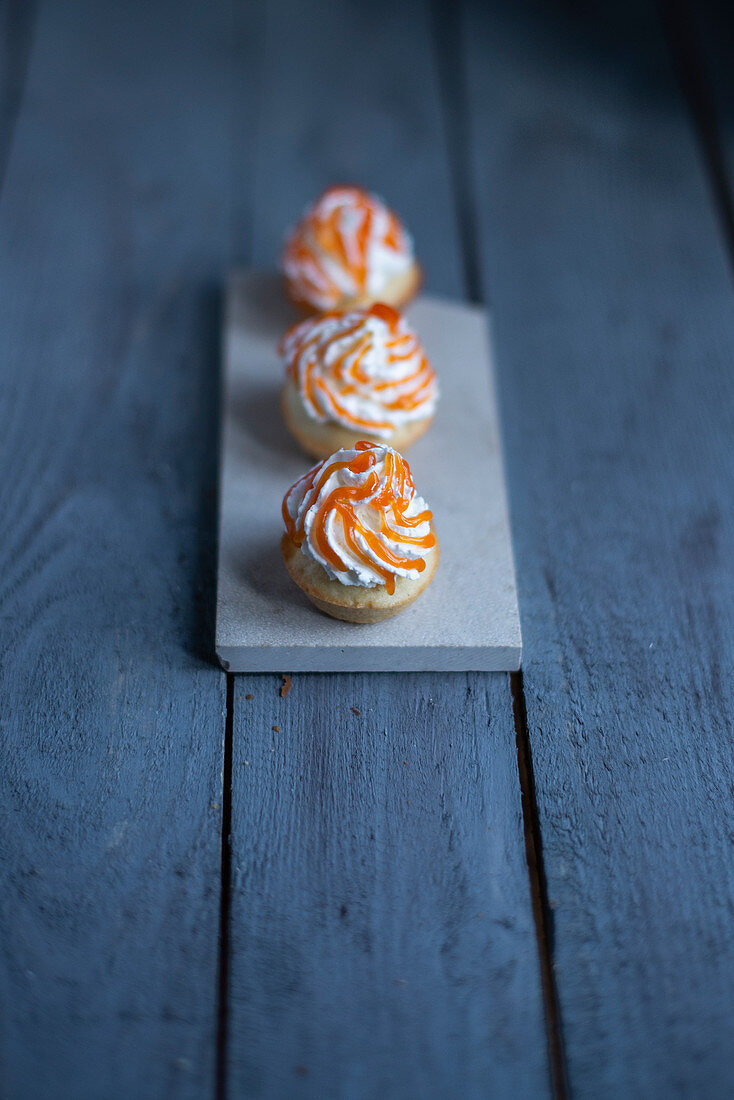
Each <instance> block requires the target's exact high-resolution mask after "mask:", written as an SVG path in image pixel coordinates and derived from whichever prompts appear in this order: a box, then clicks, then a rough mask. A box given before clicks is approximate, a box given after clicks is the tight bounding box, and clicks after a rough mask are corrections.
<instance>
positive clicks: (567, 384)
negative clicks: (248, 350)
mask: <svg viewBox="0 0 734 1100" xmlns="http://www.w3.org/2000/svg"><path fill="white" fill-rule="evenodd" d="M626 18H627V20H628V22H627V24H626V26H625V25H623V24H621V23H618V24H617V26H616V28H615V29H614V30H612V29H610V27H609V25H608V24H607V23H605V22H603V21H600V17H599V13H598V10H595V13H594V16H593V24H592V22H591V21H590V22H589V23H588V24H587V23H585V22H576V23H574V25H573V26H565V25H563V24H562V23H561V22H559V21H558V20H556V21H555V22H554V23H553V24H552V25H551V24H548V23H547V22H544V20H543V17H542V15H540V14H539V13H538V12H535V11H533V10H532V9H530V8H529V7H523V8H521V9H520V10H519V12H516V13H514V14H509V9H508V8H507V7H506V6H505V5H503V6H502V7H500V6H498V5H495V6H491V7H490V8H487V6H486V5H479V4H477V5H472V7H471V10H470V12H469V13H468V18H467V23H466V27H465V39H464V41H465V48H466V51H467V58H468V78H469V92H470V101H471V112H472V120H471V121H472V132H473V143H474V149H473V152H474V164H475V165H476V177H475V182H476V187H477V195H478V198H479V203H480V213H481V217H480V223H481V224H480V229H481V237H482V241H483V259H484V271H485V274H486V277H487V281H488V284H489V286H490V288H491V293H492V298H493V302H494V304H495V307H496V309H495V314H496V336H497V353H498V360H499V371H500V376H501V384H500V391H501V399H502V404H503V409H504V417H505V432H506V443H507V447H508V452H509V464H508V466H509V478H510V500H511V508H512V512H513V521H514V531H515V548H516V554H517V564H518V574H519V584H520V597H521V610H522V615H523V641H524V648H525V652H524V681H525V689H526V698H527V712H528V723H529V730H530V736H531V740H532V748H533V755H534V765H535V779H536V785H537V796H538V805H539V813H540V821H541V825H542V831H543V846H544V856H545V867H546V873H547V879H548V889H549V894H550V898H551V905H552V906H553V914H554V927H555V960H556V975H557V981H558V986H559V992H560V1003H561V1012H562V1021H563V1029H564V1035H565V1039H566V1049H567V1056H568V1064H569V1072H570V1081H571V1087H572V1090H573V1091H574V1092H575V1094H576V1095H579V1096H628V1095H632V1096H670V1095H676V1096H678V1095H687V1096H692V1095H705V1096H711V1097H714V1096H716V1097H718V1096H726V1095H731V1092H732V1087H733V1086H734V1057H733V1052H732V1044H731V990H732V986H733V982H734V938H733V937H732V935H731V914H732V910H733V907H734V871H733V865H732V860H731V834H732V828H733V826H734V821H733V820H732V799H731V791H732V782H733V780H734V770H733V767H732V754H731V743H730V742H731V737H730V735H731V728H732V720H733V719H734V692H733V690H732V685H731V683H730V681H729V678H728V677H727V674H726V670H727V669H728V668H729V667H730V665H731V662H732V656H733V649H734V611H733V608H734V601H733V600H732V596H733V595H734V592H733V591H732V574H731V561H732V555H733V552H734V522H733V521H732V516H734V507H733V505H734V500H733V499H732V498H733V496H734V468H733V467H734V456H733V454H732V447H731V441H732V438H733V433H734V419H733V417H732V401H731V363H732V361H733V360H734V310H733V308H732V307H733V305H734V303H733V302H732V286H731V280H730V275H729V272H728V270H727V260H726V256H725V253H724V248H723V243H722V239H721V236H720V234H719V232H718V226H717V223H716V220H715V216H714V213H713V210H712V203H711V196H710V192H709V189H708V186H707V181H706V179H705V174H704V170H703V167H702V163H701V159H700V156H699V152H698V148H697V145H696V141H695V138H694V135H693V133H692V130H691V127H690V123H689V118H688V115H687V113H686V111H685V109H684V106H683V104H682V102H681V100H680V97H679V94H678V91H677V87H676V85H675V81H674V79H673V76H672V71H671V67H670V59H669V56H668V54H667V52H666V50H665V48H664V44H663V39H662V35H661V34H660V31H659V28H658V27H657V24H656V22H655V19H654V15H653V14H652V13H651V12H650V11H647V10H646V9H644V8H639V7H638V8H637V9H636V14H635V17H634V18H631V17H630V15H629V13H627V16H626ZM613 39H616V41H617V47H618V48H617V49H616V50H611V51H610V49H609V42H610V41H611V40H613Z"/></svg>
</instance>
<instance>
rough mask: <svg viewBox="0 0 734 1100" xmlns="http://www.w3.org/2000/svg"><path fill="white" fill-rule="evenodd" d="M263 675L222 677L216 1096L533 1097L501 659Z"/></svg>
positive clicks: (538, 1045)
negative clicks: (225, 853)
mask: <svg viewBox="0 0 734 1100" xmlns="http://www.w3.org/2000/svg"><path fill="white" fill-rule="evenodd" d="M280 684H281V680H280V678H279V677H273V676H257V677H248V676H245V677H238V678H237V680H236V693H235V711H234V715H235V722H234V759H233V792H234V803H233V818H232V837H233V898H232V970H231V975H232V978H231V980H232V1002H231V1014H230V1050H231V1066H232V1076H231V1080H232V1092H233V1094H234V1095H248V1096H283V1095H286V1094H287V1093H288V1092H289V1090H290V1089H293V1088H295V1086H296V1085H298V1087H299V1089H300V1090H302V1091H303V1092H304V1093H305V1094H306V1095H308V1096H314V1097H317V1096H375V1095H387V1096H407V1095H412V1096H450V1095H457V1096H480V1095H486V1094H487V1093H488V1092H489V1093H491V1094H492V1095H496V1096H539V1095H545V1094H546V1092H547V1086H546V1066H545V1050H544V1047H545V1041H544V1036H543V1030H542V1021H541V1011H540V997H539V991H538V969H537V959H536V953H535V942H534V935H533V928H532V919H531V916H530V911H529V899H528V887H527V872H526V869H525V866H524V860H523V835H522V819H521V812H520V805H519V796H518V780H517V764H516V760H515V754H514V731H513V728H512V723H511V719H510V708H509V690H508V686H507V678H506V677H504V676H500V675H494V676H493V675H482V674H479V673H468V674H459V673H454V674H446V675H443V676H439V675H436V674H406V673H403V674H399V675H398V674H373V675H371V676H365V675H359V674H342V675H323V676H319V675H310V674H301V675H298V676H294V677H293V687H292V690H291V691H290V694H289V695H288V696H287V698H285V699H281V697H280V694H279V687H280ZM248 695H251V696H252V698H250V699H248V698H247V696H248ZM276 727H277V728H276ZM299 1078H303V1080H299Z"/></svg>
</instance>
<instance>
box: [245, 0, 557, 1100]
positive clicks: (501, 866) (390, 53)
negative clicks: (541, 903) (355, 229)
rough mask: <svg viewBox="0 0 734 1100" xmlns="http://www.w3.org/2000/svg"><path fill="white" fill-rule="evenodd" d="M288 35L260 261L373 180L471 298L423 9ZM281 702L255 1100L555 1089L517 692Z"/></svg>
mask: <svg viewBox="0 0 734 1100" xmlns="http://www.w3.org/2000/svg"><path fill="white" fill-rule="evenodd" d="M267 26H268V33H267V37H266V42H265V48H264V56H263V61H262V65H261V72H262V80H263V83H262V89H261V93H260V97H259V103H260V107H259V132H260V134H261V143H260V145H259V148H258V152H257V161H256V164H255V180H256V187H255V201H254V208H253V209H254V218H253V226H254V236H253V259H254V261H255V262H256V263H258V264H260V265H270V264H272V263H273V262H274V261H275V258H276V256H277V253H278V249H279V245H280V241H281V238H282V235H283V232H284V230H285V228H286V227H287V226H288V224H289V223H290V222H291V221H292V220H293V219H294V217H295V216H296V215H297V214H298V213H299V211H300V208H301V207H302V206H303V205H304V204H305V203H306V202H307V201H308V200H309V199H311V198H312V197H313V196H314V195H315V194H316V193H317V192H318V190H319V189H320V188H321V187H323V186H325V185H327V184H328V183H331V182H333V181H334V180H339V179H346V180H355V181H357V182H361V183H364V184H365V185H367V186H368V187H371V188H374V189H375V190H377V191H379V192H381V193H382V194H384V195H385V197H386V198H387V199H388V201H389V202H391V203H393V204H394V205H395V206H396V208H397V209H398V210H400V211H401V212H402V213H403V215H404V216H405V218H406V221H407V222H408V224H409V226H410V227H411V229H412V230H413V232H414V233H415V236H416V240H417V244H418V249H419V252H420V255H421V257H422V259H423V260H424V263H425V266H426V275H427V279H426V281H427V286H428V288H429V289H430V290H433V291H438V292H442V293H447V294H454V295H461V294H462V292H463V290H464V287H463V284H462V274H461V271H462V265H461V256H460V252H459V248H458V244H457V235H456V224H455V222H456V219H455V207H454V203H453V198H452V195H451V192H450V186H449V170H448V165H447V158H446V151H445V143H444V131H443V119H442V115H441V110H440V104H439V99H438V92H437V82H436V77H435V71H434V58H433V54H432V45H431V40H430V35H429V21H428V18H427V14H426V12H425V11H424V9H423V8H422V7H421V6H419V5H416V4H402V5H385V4H381V5H378V7H377V8H375V7H374V6H373V5H370V6H369V7H365V6H364V5H361V4H357V3H354V4H342V5H338V6H333V7H330V8H329V10H328V12H327V11H323V12H318V11H317V10H316V9H315V8H314V6H313V5H304V4H297V3H290V2H284V3H273V4H271V5H270V7H269V11H268V18H267ZM274 554H275V555H276V558H277V549H275V548H274ZM273 565H274V568H277V567H278V563H277V560H275V559H274V562H273ZM284 671H287V670H284ZM279 686H280V681H279V679H278V678H277V677H265V676H263V677H244V678H238V679H237V681H236V692H235V704H234V758H233V805H232V860H233V888H232V898H231V945H232V961H231V1003H230V1020H229V1055H230V1057H229V1062H230V1066H231V1072H230V1082H231V1091H232V1093H233V1095H243V1094H247V1095H252V1096H282V1095H285V1094H287V1093H288V1092H289V1091H291V1090H293V1089H295V1088H297V1089H298V1090H299V1092H302V1093H303V1094H304V1095H309V1096H314V1097H317V1096H319V1097H320V1096H350V1097H359V1096H375V1095H379V1094H384V1095H387V1096H406V1095H415V1096H417V1095H420V1096H438V1095H444V1096H446V1095H462V1096H479V1095H486V1093H487V1092H491V1093H492V1095H496V1096H509V1095H513V1096H523V1095H525V1096H542V1095H545V1094H546V1092H547V1068H546V1053H545V1036H544V1031H543V1021H542V1008H541V997H540V988H539V972H538V962H537V957H536V949H535V940H534V932H533V922H532V916H531V910H530V900H529V891H528V883H527V872H526V868H525V859H524V846H523V834H522V820H521V809H520V792H519V786H518V778H517V762H516V754H515V743H514V742H515V738H514V729H513V724H512V716H511V701H510V692H509V686H508V682H507V678H506V677H505V676H499V675H497V676H485V675H470V676H466V675H454V676H446V675H432V674H424V675H401V676H384V675H381V676H360V675H344V676H319V675H313V676H312V675H300V676H297V677H294V678H293V688H292V691H291V692H290V694H289V695H288V697H287V698H285V699H281V698H280V696H279V692H278V689H279ZM250 694H251V695H253V699H251V700H248V699H247V696H248V695H250ZM352 708H354V710H352ZM356 711H358V712H359V713H355V712H356ZM274 726H277V727H278V728H279V731H275V730H273V727H274ZM271 750H272V751H271Z"/></svg>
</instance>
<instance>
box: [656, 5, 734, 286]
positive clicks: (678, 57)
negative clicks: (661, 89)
mask: <svg viewBox="0 0 734 1100" xmlns="http://www.w3.org/2000/svg"><path fill="white" fill-rule="evenodd" d="M659 10H660V14H661V20H662V24H663V30H664V34H665V38H666V40H667V43H668V48H669V50H670V53H671V56H672V60H673V67H674V69H675V74H676V76H677V79H678V83H679V84H680V88H681V91H682V93H683V99H684V102H685V103H686V104H687V106H688V110H689V112H690V114H691V119H692V123H693V132H694V135H695V137H696V139H697V141H698V144H699V147H700V150H701V158H702V160H703V164H704V171H705V175H706V177H707V178H708V182H709V186H710V188H711V191H712V193H713V199H714V207H715V210H716V213H717V215H718V217H719V220H720V222H721V229H722V232H723V235H724V242H725V246H726V252H727V257H728V260H729V265H730V267H731V269H732V273H734V202H732V192H731V188H730V186H729V176H728V172H727V168H726V158H725V156H724V150H723V145H722V141H721V131H720V128H719V122H718V117H717V112H716V105H715V100H714V96H713V94H712V90H711V85H710V83H709V80H708V79H707V76H706V66H705V63H704V58H703V49H702V46H701V41H700V36H699V34H698V31H697V28H696V23H695V19H694V17H693V13H692V11H691V7H690V4H689V3H687V2H686V0H660V8H659Z"/></svg>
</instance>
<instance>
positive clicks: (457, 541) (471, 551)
mask: <svg viewBox="0 0 734 1100" xmlns="http://www.w3.org/2000/svg"><path fill="white" fill-rule="evenodd" d="M407 315H408V317H409V319H410V321H411V323H412V324H413V325H414V327H415V328H416V330H417V331H418V333H419V335H420V337H421V339H422V341H423V344H424V346H425V348H426V351H427V353H428V356H429V358H430V360H431V362H432V363H433V365H434V367H435V368H436V371H437V373H438V376H439V381H440V386H441V399H440V402H439V406H438V412H437V414H436V419H435V421H434V423H433V424H432V426H431V428H430V429H429V431H428V432H427V434H426V435H425V436H424V437H423V439H421V440H419V441H418V443H416V445H415V446H414V447H412V448H411V450H410V452H409V453H408V460H409V462H410V467H411V470H412V472H413V480H414V481H415V485H416V488H417V490H418V492H419V493H420V494H421V495H422V496H423V497H425V499H426V500H427V501H428V504H429V507H430V508H431V509H432V511H433V515H434V523H435V527H436V530H437V532H438V536H439V539H440V542H441V562H440V564H439V568H438V570H437V573H436V576H435V579H434V580H433V583H432V584H431V585H430V587H429V588H428V589H427V590H426V591H425V592H424V593H423V595H422V596H421V597H420V598H419V599H418V600H417V601H416V602H415V603H414V604H413V605H412V606H411V607H409V608H408V609H407V610H406V611H404V612H402V613H401V614H400V615H396V616H395V618H393V619H388V620H387V622H383V623H375V624H372V625H364V624H363V625H356V624H353V623H344V622H339V621H338V620H336V619H331V618H329V617H328V616H326V615H323V614H321V612H319V611H317V610H316V609H315V608H314V607H313V606H312V604H310V603H309V601H308V600H307V599H306V597H305V596H304V595H303V593H302V592H301V591H300V590H299V589H298V588H297V587H296V585H295V584H294V583H293V582H292V581H291V579H290V577H289V576H288V573H287V572H286V568H285V565H284V564H283V561H282V558H281V554H280V537H281V534H282V519H281V502H282V499H283V495H284V494H285V492H286V490H287V489H288V488H289V487H290V485H291V484H292V483H293V482H294V481H295V480H296V479H297V478H298V477H300V476H301V474H302V473H304V472H305V471H306V470H307V469H309V468H310V467H311V466H312V465H313V460H312V459H310V458H308V457H307V456H305V455H304V454H302V453H301V451H300V450H299V448H298V446H297V444H296V443H295V442H294V441H293V440H292V439H291V437H290V436H289V435H288V432H287V430H286V428H285V426H284V424H283V421H282V419H281V416H280V410H279V407H278V401H279V396H280V389H281V386H282V383H283V367H282V364H281V362H280V360H279V357H278V355H277V352H276V344H277V341H278V339H279V337H280V336H281V334H282V333H283V332H284V331H285V329H286V328H287V327H288V326H289V325H290V324H292V323H293V322H294V320H297V319H298V318H297V317H296V315H295V314H294V312H293V310H292V307H290V306H289V305H288V303H287V302H286V301H285V299H284V297H283V292H282V288H281V285H280V281H279V279H278V278H277V277H276V276H274V275H272V274H264V273H262V272H255V271H240V272H235V273H234V274H233V275H232V277H231V279H230V283H229V287H228V292H227V307H226V316H225V332H224V377H223V387H222V389H223V411H222V430H223V436H222V470H221V490H220V528H219V577H218V593H217V629H216V649H217V655H218V656H219V659H220V661H221V662H222V665H223V666H224V668H226V669H228V670H229V671H231V672H305V671H313V672H347V671H371V672H379V671H390V672H392V671H395V672H400V671H447V672H448V671H461V670H468V669H474V670H485V671H511V670H514V669H517V668H519V667H520V656H521V648H522V647H521V640H520V619H519V614H518V606H517V592H516V588H515V574H514V569H513V563H512V548H511V542H510V528H509V523H508V517H507V504H506V499H505V486H504V475H503V470H502V456H501V448H500V440H499V430H498V418H497V407H496V401H495V391H494V381H493V377H492V358H491V353H490V346H489V341H488V333H487V317H486V313H485V311H484V310H483V309H480V308H477V307H475V306H469V305H464V304H461V303H458V302H449V301H445V300H442V299H439V298H429V297H421V298H419V299H418V300H417V301H416V302H415V303H414V304H413V305H412V306H410V308H409V309H408V310H407Z"/></svg>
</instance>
